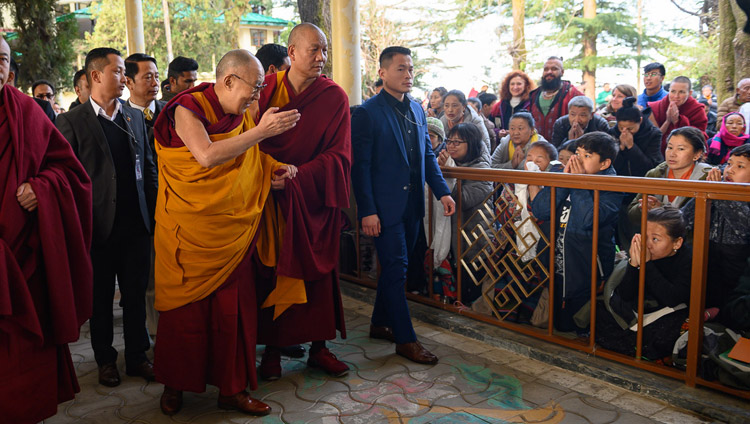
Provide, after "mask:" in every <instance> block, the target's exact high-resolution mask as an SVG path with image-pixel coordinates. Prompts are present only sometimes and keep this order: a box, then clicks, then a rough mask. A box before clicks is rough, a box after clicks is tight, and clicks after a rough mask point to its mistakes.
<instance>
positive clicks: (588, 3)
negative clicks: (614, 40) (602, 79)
mask: <svg viewBox="0 0 750 424" xmlns="http://www.w3.org/2000/svg"><path fill="white" fill-rule="evenodd" d="M583 18H584V19H590V20H593V19H595V18H596V0H584V1H583ZM596 36H597V34H596V32H594V31H593V30H591V29H588V30H587V31H586V33H585V34H584V36H583V86H584V93H585V94H586V96H587V97H589V98H590V99H591V100H595V99H596V62H595V60H596Z"/></svg>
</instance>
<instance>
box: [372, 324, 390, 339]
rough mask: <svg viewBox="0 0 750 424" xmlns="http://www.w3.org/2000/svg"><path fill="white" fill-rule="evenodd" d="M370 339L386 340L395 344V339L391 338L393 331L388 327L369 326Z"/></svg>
mask: <svg viewBox="0 0 750 424" xmlns="http://www.w3.org/2000/svg"><path fill="white" fill-rule="evenodd" d="M370 338H371V339H381V340H388V341H389V342H391V343H396V338H395V337H393V330H392V329H391V328H390V327H376V326H374V325H370Z"/></svg>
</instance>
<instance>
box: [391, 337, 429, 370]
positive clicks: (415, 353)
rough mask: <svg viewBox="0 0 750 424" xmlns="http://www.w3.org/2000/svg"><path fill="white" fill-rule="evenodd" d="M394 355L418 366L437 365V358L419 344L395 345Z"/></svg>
mask: <svg viewBox="0 0 750 424" xmlns="http://www.w3.org/2000/svg"><path fill="white" fill-rule="evenodd" d="M396 353H397V354H399V355H401V356H403V357H404V358H406V359H408V360H410V361H414V362H416V363H418V364H428V365H432V364H437V361H438V358H437V356H435V355H433V354H432V353H430V351H429V350H427V349H425V348H424V347H423V346H422V344H420V343H419V342H411V343H402V344H397V345H396Z"/></svg>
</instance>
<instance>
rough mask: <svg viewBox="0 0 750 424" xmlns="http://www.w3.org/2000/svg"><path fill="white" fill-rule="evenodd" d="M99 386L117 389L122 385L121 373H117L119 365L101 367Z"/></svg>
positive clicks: (112, 363) (111, 364) (110, 364)
mask: <svg viewBox="0 0 750 424" xmlns="http://www.w3.org/2000/svg"><path fill="white" fill-rule="evenodd" d="M99 384H101V385H102V386H107V387H117V386H119V385H120V373H119V372H118V371H117V364H115V363H114V362H110V363H109V364H104V365H99Z"/></svg>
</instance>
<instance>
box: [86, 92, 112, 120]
mask: <svg viewBox="0 0 750 424" xmlns="http://www.w3.org/2000/svg"><path fill="white" fill-rule="evenodd" d="M89 100H90V101H91V106H92V107H93V108H94V115H97V116H99V115H101V116H103V117H105V118H107V119H109V120H110V121H114V120H115V118H116V117H117V112H119V111H120V100H119V99H115V111H114V112H113V113H112V116H109V115H107V112H105V111H104V109H103V108H102V107H101V106H99V103H97V102H96V101H95V100H94V98H93V97H89Z"/></svg>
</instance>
